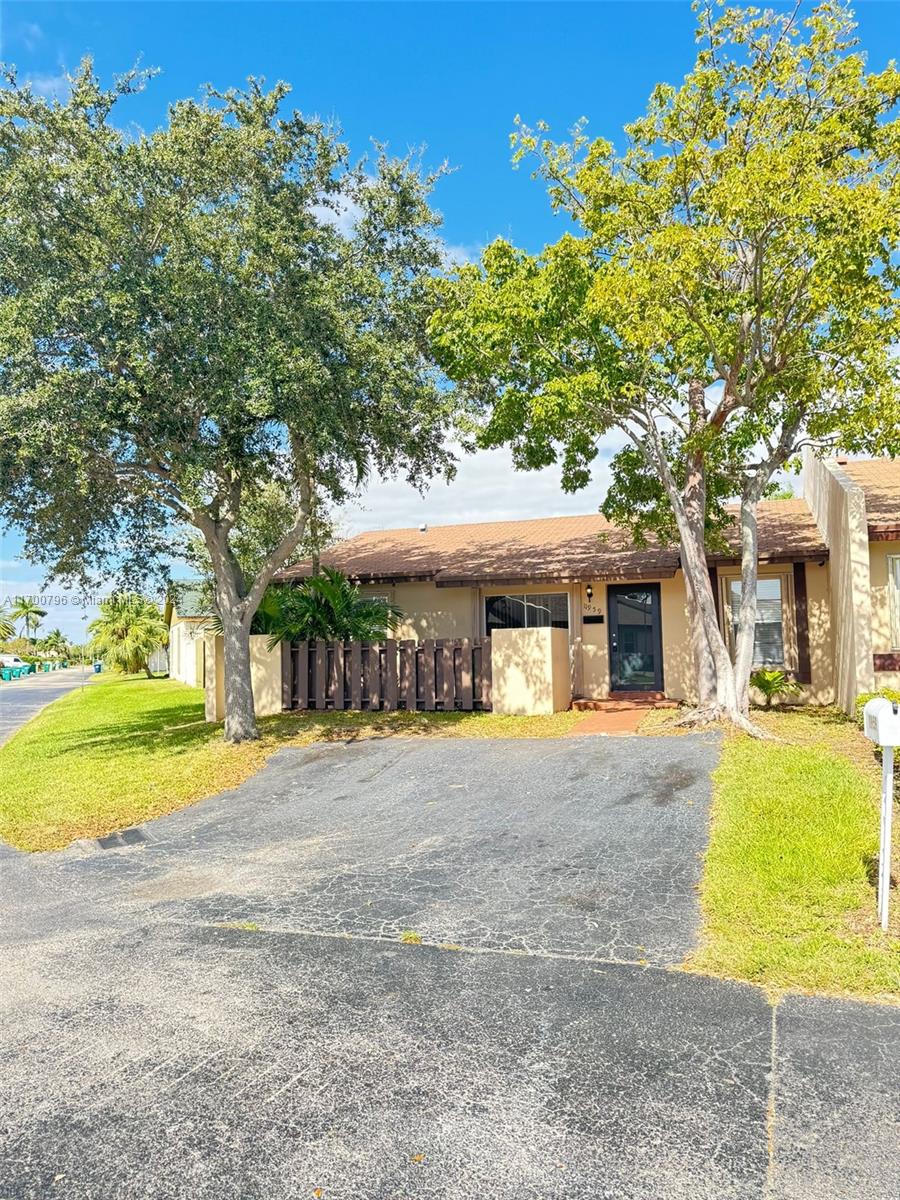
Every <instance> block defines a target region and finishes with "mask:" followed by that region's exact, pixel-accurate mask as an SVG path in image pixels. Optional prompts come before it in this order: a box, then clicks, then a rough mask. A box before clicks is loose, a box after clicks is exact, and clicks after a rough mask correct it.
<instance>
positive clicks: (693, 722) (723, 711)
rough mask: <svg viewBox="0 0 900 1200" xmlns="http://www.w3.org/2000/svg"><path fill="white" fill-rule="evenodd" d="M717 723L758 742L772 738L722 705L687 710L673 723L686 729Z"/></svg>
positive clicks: (740, 715)
mask: <svg viewBox="0 0 900 1200" xmlns="http://www.w3.org/2000/svg"><path fill="white" fill-rule="evenodd" d="M719 723H723V724H726V725H734V726H735V728H737V729H740V730H741V732H742V733H746V734H748V735H749V736H750V737H752V738H757V739H758V740H759V741H769V740H770V739H771V736H772V735H771V734H770V733H767V732H766V730H765V729H761V728H760V726H759V725H754V723H753V722H752V721H751V720H750V718H749V717H747V716H745V715H744V714H743V713H742V712H734V711H733V710H732V709H729V708H726V707H725V705H724V704H706V705H703V706H701V707H698V708H691V709H688V711H687V712H686V713H682V715H681V716H680V717H679V718H678V720H677V721H676V722H675V724H676V725H678V726H682V727H683V728H687V729H699V728H702V727H703V726H704V725H716V724H719Z"/></svg>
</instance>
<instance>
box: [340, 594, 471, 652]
mask: <svg viewBox="0 0 900 1200" xmlns="http://www.w3.org/2000/svg"><path fill="white" fill-rule="evenodd" d="M361 590H362V592H363V593H364V594H365V595H376V596H388V597H389V598H390V600H391V602H392V603H393V604H396V606H397V607H398V608H399V609H400V611H401V612H402V613H403V619H402V620H401V621H400V623H399V625H398V626H397V628H396V630H395V631H394V635H393V636H394V637H397V638H414V639H415V640H416V641H421V640H422V639H423V638H463V637H474V636H476V634H477V633H478V628H479V618H478V589H477V588H470V587H452V588H439V587H435V585H434V584H433V583H398V584H394V585H393V586H391V585H389V584H385V585H384V586H383V587H379V586H373V587H364V588H362V589H361Z"/></svg>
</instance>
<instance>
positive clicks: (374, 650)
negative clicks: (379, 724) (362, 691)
mask: <svg viewBox="0 0 900 1200" xmlns="http://www.w3.org/2000/svg"><path fill="white" fill-rule="evenodd" d="M367 658H368V664H369V711H370V712H377V711H378V710H379V708H381V647H380V646H379V645H378V644H377V643H374V644H373V645H371V646H370V647H369V651H368V655H367Z"/></svg>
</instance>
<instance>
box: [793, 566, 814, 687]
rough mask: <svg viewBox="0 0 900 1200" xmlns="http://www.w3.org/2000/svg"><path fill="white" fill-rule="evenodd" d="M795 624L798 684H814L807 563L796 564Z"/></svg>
mask: <svg viewBox="0 0 900 1200" xmlns="http://www.w3.org/2000/svg"><path fill="white" fill-rule="evenodd" d="M794 624H795V626H796V629H797V682H798V683H812V666H811V664H810V658H809V601H808V599H807V595H806V563H805V562H795V563H794Z"/></svg>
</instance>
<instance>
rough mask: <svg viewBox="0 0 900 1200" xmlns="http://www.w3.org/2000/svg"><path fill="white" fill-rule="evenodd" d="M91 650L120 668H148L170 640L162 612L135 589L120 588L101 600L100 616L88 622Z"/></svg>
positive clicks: (132, 669)
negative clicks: (157, 652) (106, 598)
mask: <svg viewBox="0 0 900 1200" xmlns="http://www.w3.org/2000/svg"><path fill="white" fill-rule="evenodd" d="M88 633H90V634H91V635H92V641H91V644H90V649H91V653H92V654H94V655H95V656H96V657H99V658H102V659H103V660H104V662H106V663H108V665H109V666H111V667H113V668H115V669H116V670H119V671H126V672H128V673H129V674H135V673H136V672H138V671H146V673H147V677H148V679H152V678H153V672H152V671H151V670H150V658H151V656H152V655H153V653H154V651H156V650H158V649H159V648H160V646H164V645H165V644H166V642H167V641H168V640H169V631H168V629H167V627H166V623H165V621H164V620H163V617H162V613H161V612H160V611H159V609H158V608H157V607H156V605H155V604H153V603H152V602H151V601H149V600H145V599H144V598H143V596H139V595H137V593H136V592H120V593H119V594H118V595H115V596H110V597H109V599H108V600H101V602H100V616H99V617H97V619H96V620H95V621H91V623H90V625H88Z"/></svg>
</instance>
